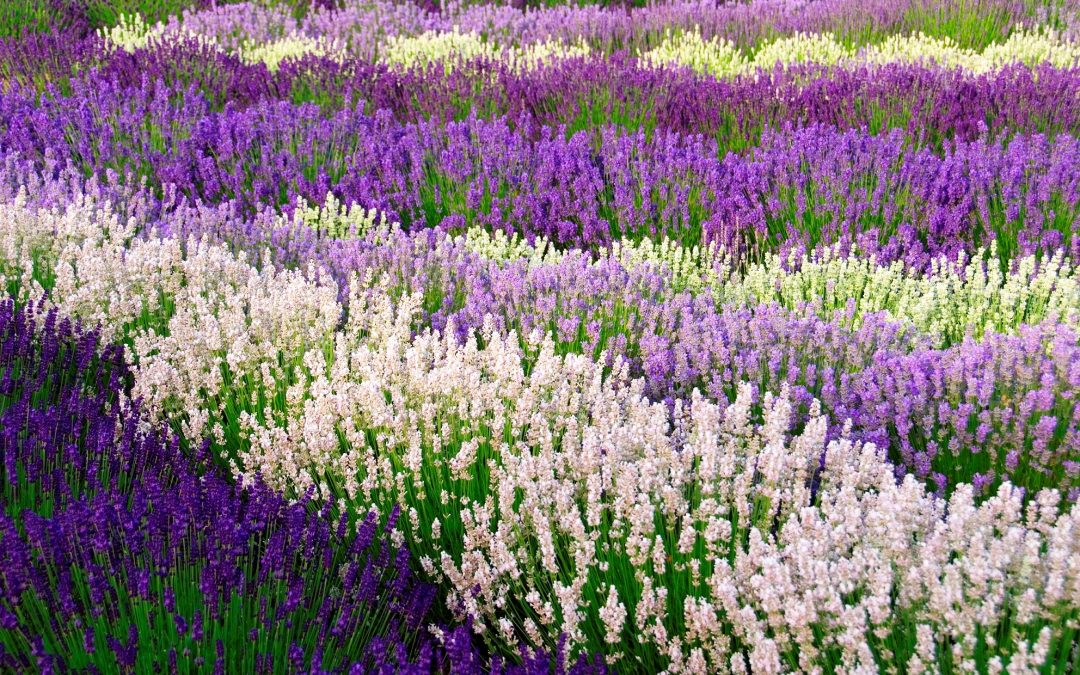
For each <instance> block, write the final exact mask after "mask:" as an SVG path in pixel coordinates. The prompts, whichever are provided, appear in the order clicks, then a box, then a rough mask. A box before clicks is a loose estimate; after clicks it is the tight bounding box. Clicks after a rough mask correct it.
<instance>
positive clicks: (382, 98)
mask: <svg viewBox="0 0 1080 675" xmlns="http://www.w3.org/2000/svg"><path fill="white" fill-rule="evenodd" d="M0 50H4V51H3V53H2V54H0V68H5V69H6V71H0V75H2V76H4V77H6V78H7V79H9V80H10V81H13V82H18V83H23V84H24V85H29V86H32V87H33V88H34V89H35V90H36V91H39V92H40V91H44V90H46V89H51V88H53V87H57V86H58V87H59V91H62V92H65V93H71V90H72V88H73V87H74V89H75V91H76V92H85V91H94V90H96V89H98V88H102V87H104V88H106V89H111V88H113V87H116V86H119V87H121V88H127V87H134V88H136V89H140V88H144V87H145V84H146V83H147V82H157V81H159V80H160V81H162V82H164V83H166V84H167V85H168V86H170V87H175V88H176V89H177V90H179V91H183V90H185V89H186V88H187V87H189V86H195V87H196V88H197V89H198V90H199V92H200V94H201V95H202V96H203V97H205V99H206V102H207V104H208V105H209V106H210V107H211V108H212V109H215V110H217V109H220V108H221V107H222V106H223V105H224V104H225V102H231V103H232V104H233V105H249V104H251V103H253V102H256V101H262V100H291V101H294V102H307V101H310V102H314V103H318V104H319V105H320V106H322V107H323V109H325V110H327V111H332V110H338V109H341V108H343V107H354V106H355V105H357V104H363V106H364V108H365V109H366V110H367V111H368V112H373V111H375V110H379V109H386V110H390V111H392V112H393V113H394V115H395V117H396V118H397V119H399V120H401V121H421V120H425V119H428V118H434V119H439V120H448V119H454V118H458V119H460V118H462V117H465V116H467V115H468V114H470V113H475V114H478V115H481V116H484V117H491V116H497V115H510V116H515V117H516V116H519V115H522V114H527V115H529V116H531V117H533V118H534V119H535V120H536V121H538V122H542V123H545V124H567V125H569V126H570V128H572V129H583V128H595V127H597V126H600V125H601V124H603V123H611V124H615V125H618V126H622V127H627V128H631V129H635V128H644V129H653V128H660V129H670V130H673V131H680V132H685V133H704V134H709V135H713V136H715V137H716V138H717V140H718V142H719V143H720V144H721V147H722V148H723V149H725V150H740V149H743V148H745V147H747V146H749V145H753V144H755V143H756V142H757V140H758V138H759V137H760V134H761V132H762V130H763V129H765V128H766V127H778V126H782V125H784V124H786V123H792V124H817V123H822V124H830V125H835V126H839V127H842V128H859V127H866V128H868V129H869V130H870V131H872V132H875V133H876V132H878V131H880V130H882V129H886V128H899V129H902V130H903V131H904V133H905V135H906V137H907V138H908V139H909V140H910V141H911V142H913V143H917V144H928V145H932V146H934V147H940V146H941V145H942V144H943V143H945V142H947V141H948V140H950V139H961V140H974V139H975V138H977V137H979V136H980V135H983V134H987V135H990V136H991V137H998V136H1002V135H1009V134H1011V133H1016V132H1020V133H1033V132H1039V133H1048V134H1055V133H1073V134H1075V133H1078V132H1080V103H1078V100H1077V99H1076V97H1075V96H1072V95H1071V92H1073V91H1075V90H1076V89H1077V88H1080V72H1077V71H1075V70H1067V71H1062V70H1057V69H1054V68H1050V67H1040V68H1037V69H1035V70H1032V69H1030V68H1027V67H1025V66H1015V67H1011V68H1007V69H1005V70H1003V71H1000V72H996V73H993V74H986V75H979V76H976V75H971V74H966V73H964V72H962V71H960V70H953V71H948V70H943V69H940V68H936V67H922V66H918V65H902V64H892V65H888V66H882V67H862V68H857V69H844V68H842V69H830V68H821V67H816V66H796V67H790V68H782V67H781V68H777V69H775V70H773V71H771V72H770V73H768V74H767V76H765V77H740V78H736V79H734V80H731V81H724V80H716V79H714V78H710V77H705V76H697V75H694V74H692V73H690V72H689V71H685V70H657V69H653V68H647V67H642V66H641V65H640V64H638V63H637V61H636V60H635V59H633V58H630V57H627V56H625V55H616V56H614V57H611V58H588V59H569V60H566V61H560V62H556V63H553V64H551V65H548V66H545V67H542V68H539V69H537V70H533V71H529V72H515V71H514V70H513V69H512V68H510V67H508V66H507V65H506V64H502V63H484V62H479V63H476V64H474V65H473V66H471V67H467V68H457V69H455V70H453V71H452V72H449V73H447V72H446V71H445V70H444V69H442V68H440V67H437V66H433V67H429V68H426V69H418V70H411V71H405V72H399V71H395V70H391V69H388V68H386V67H385V66H381V65H372V64H365V63H360V62H352V63H346V64H340V63H337V62H335V61H333V60H330V59H320V58H316V57H306V58H303V59H300V60H292V61H286V62H285V63H284V64H283V66H282V67H281V68H280V69H279V70H277V71H275V72H273V73H271V72H270V71H269V70H267V68H266V66H265V65H262V64H245V63H242V62H241V61H240V60H239V59H238V58H236V57H233V56H228V55H226V54H223V53H221V52H219V51H216V50H213V49H209V48H207V47H205V46H201V45H198V44H197V43H194V42H191V41H188V42H179V43H168V44H164V45H161V46H159V47H155V48H152V49H142V50H138V51H136V52H135V53H133V54H129V53H128V52H125V51H113V52H105V51H103V50H102V47H101V45H100V44H99V43H97V42H95V41H93V40H87V41H81V42H80V41H68V40H65V39H62V38H58V37H57V36H38V37H34V38H30V39H27V40H23V41H20V42H18V43H15V42H8V43H5V44H3V45H0ZM76 70H77V71H78V72H79V73H80V74H79V75H78V78H77V79H78V80H80V81H82V83H75V84H74V85H72V83H71V82H70V79H71V77H72V73H73V72H75V71H76ZM16 96H18V95H17V94H16ZM23 96H25V97H27V98H30V97H31V96H34V95H32V94H30V93H29V92H27V93H25V94H23ZM75 98H76V99H78V98H79V97H78V96H76V97H75ZM102 114H105V115H107V114H108V113H107V112H106V111H102Z"/></svg>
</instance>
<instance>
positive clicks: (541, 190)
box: [0, 83, 1080, 268]
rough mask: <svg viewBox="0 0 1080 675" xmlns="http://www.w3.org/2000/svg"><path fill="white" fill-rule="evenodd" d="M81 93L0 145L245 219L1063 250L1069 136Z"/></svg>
mask: <svg viewBox="0 0 1080 675" xmlns="http://www.w3.org/2000/svg"><path fill="white" fill-rule="evenodd" d="M97 84H98V86H96V87H95V88H93V89H91V88H90V87H84V86H81V85H80V87H79V89H78V92H77V95H76V96H75V97H73V98H64V99H58V100H52V99H48V100H44V101H42V102H40V103H36V102H35V101H34V100H33V99H32V98H28V97H25V96H22V95H19V94H8V95H6V96H0V119H4V120H7V123H6V124H4V125H2V126H0V150H2V151H4V152H9V153H10V152H17V153H21V155H22V156H23V157H24V158H28V159H33V160H35V161H39V162H47V161H53V160H55V161H58V162H60V163H61V164H63V163H65V162H71V163H73V164H74V166H76V167H78V168H79V169H80V170H82V171H84V172H87V173H90V174H98V175H104V174H105V173H106V172H116V173H117V174H119V175H121V176H125V175H128V176H130V178H129V179H130V180H143V179H145V180H149V181H151V184H152V185H155V186H158V187H159V188H164V187H166V186H170V185H171V186H175V187H176V189H177V190H179V192H180V193H181V194H183V195H186V196H187V197H189V198H191V199H197V200H201V201H203V202H207V203H218V202H223V201H227V200H237V202H238V203H239V204H240V205H241V206H242V207H243V208H244V209H245V210H247V211H248V212H253V211H254V210H255V209H256V208H257V207H259V206H261V205H270V206H283V205H288V204H291V203H293V202H294V200H295V199H296V198H297V197H303V198H304V199H306V200H307V201H308V202H309V203H321V201H322V200H323V199H324V198H325V196H326V194H327V193H328V192H330V191H333V192H334V193H336V194H337V195H338V197H339V198H340V199H341V200H342V201H344V202H345V203H349V202H356V203H358V204H360V205H362V206H364V207H366V208H378V209H380V210H383V211H386V212H387V213H389V214H391V215H392V216H394V217H395V218H396V219H399V220H400V221H401V222H402V223H403V224H404V225H406V226H407V227H411V228H416V227H431V226H436V225H439V226H442V227H446V228H449V229H461V228H465V227H470V226H480V227H484V228H486V229H489V230H503V231H506V232H508V233H509V232H518V233H521V234H523V235H525V236H527V237H529V238H532V237H535V236H543V237H545V238H548V239H549V240H552V241H553V242H555V243H557V244H560V245H570V246H579V247H597V246H601V245H604V244H607V243H608V242H610V241H612V240H613V239H614V238H620V237H630V238H641V237H652V238H659V237H667V238H669V239H674V240H677V241H680V242H682V243H684V244H690V245H694V244H699V243H715V244H718V245H722V246H724V247H725V248H726V249H727V250H729V251H732V252H738V253H740V254H741V255H744V256H748V257H751V258H753V257H756V256H760V255H761V254H763V253H765V252H768V251H773V250H778V249H780V250H784V249H790V248H805V249H813V248H815V247H817V246H819V245H822V244H833V243H840V244H843V245H844V246H858V248H859V249H860V250H861V251H862V252H863V253H873V254H877V255H878V256H879V257H880V258H881V259H882V260H903V261H905V262H906V263H907V264H908V265H910V266H912V267H917V268H919V267H926V266H928V265H929V264H930V262H931V260H933V259H935V258H937V257H939V256H947V257H949V258H955V256H956V255H957V254H958V253H959V252H961V251H969V252H970V251H973V250H974V249H975V248H977V247H980V246H984V245H987V244H988V243H989V242H990V241H992V240H993V241H995V242H996V243H997V245H998V247H999V251H1000V252H1001V254H1002V255H1003V256H1004V258H1005V259H1009V258H1011V257H1013V256H1015V255H1017V254H1029V253H1039V254H1042V253H1047V252H1053V251H1057V250H1064V251H1065V252H1066V253H1067V254H1069V255H1071V256H1073V257H1076V255H1077V253H1078V251H1080V248H1078V247H1080V239H1076V238H1074V237H1073V236H1072V233H1073V230H1074V227H1073V224H1074V222H1075V220H1076V217H1077V214H1078V213H1080V174H1078V173H1077V171H1076V167H1077V166H1080V144H1078V142H1077V139H1076V138H1075V137H1073V136H1071V135H1067V134H1060V135H1058V136H1056V137H1055V138H1053V139H1048V138H1046V137H1043V136H1041V135H1031V136H1028V135H1016V136H1014V137H1012V138H1011V139H1010V140H1008V141H1002V142H999V141H987V140H976V141H973V142H957V143H949V144H948V145H947V146H946V148H945V151H944V155H943V156H939V155H938V154H936V153H935V152H933V151H931V150H930V149H912V148H911V147H910V146H909V144H908V143H907V141H906V139H905V136H904V134H903V133H902V132H900V131H892V132H889V133H886V134H883V135H878V136H874V135H870V134H868V133H866V132H865V131H860V130H848V131H841V130H837V129H834V128H831V127H823V126H811V127H806V128H789V129H784V130H779V131H772V130H766V131H765V132H764V133H763V135H762V138H761V140H760V141H759V145H758V146H757V147H754V148H752V149H751V150H749V151H748V152H747V153H745V154H743V155H736V154H729V155H727V156H726V157H724V156H722V153H721V151H720V148H719V147H718V145H717V144H716V142H715V141H714V140H712V139H711V138H708V137H701V136H692V135H682V134H677V133H672V132H656V133H653V134H651V135H646V134H645V133H644V132H640V131H639V132H636V133H626V132H624V131H622V130H620V129H618V128H617V127H611V126H601V127H599V128H598V129H597V130H596V131H595V132H592V131H590V132H578V133H573V134H571V133H569V132H568V131H567V130H566V129H564V128H556V127H548V126H543V125H540V124H537V123H535V122H534V121H532V120H530V119H528V118H523V119H517V120H513V119H509V118H496V119H493V120H480V119H476V118H469V119H466V120H464V121H462V122H451V123H447V124H440V123H437V122H423V123H419V124H405V125H402V124H400V123H397V122H395V121H394V120H393V119H392V117H391V115H390V114H389V113H385V112H381V113H377V114H376V115H374V116H368V115H365V114H362V113H360V112H353V111H348V110H344V111H339V112H336V113H333V114H329V115H327V114H326V113H325V112H324V111H323V110H321V109H320V108H318V107H317V106H313V105H293V104H290V103H286V102H275V103H271V102H263V103H258V104H255V105H252V106H249V107H247V108H243V109H239V108H237V109H234V108H233V107H232V106H227V107H226V109H225V110H223V111H222V112H213V111H212V110H211V108H210V106H209V105H208V103H207V102H206V101H205V99H203V98H202V97H201V96H200V95H198V94H197V93H195V92H193V91H188V92H186V93H179V92H177V91H175V90H171V89H168V88H164V87H160V86H154V85H151V84H147V85H146V86H144V87H141V88H140V89H137V90H131V89H125V88H121V87H118V86H113V87H108V86H104V84H103V83H97Z"/></svg>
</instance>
